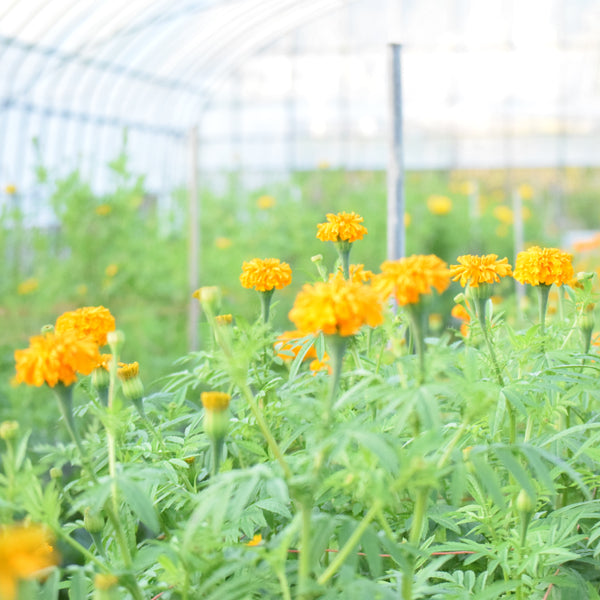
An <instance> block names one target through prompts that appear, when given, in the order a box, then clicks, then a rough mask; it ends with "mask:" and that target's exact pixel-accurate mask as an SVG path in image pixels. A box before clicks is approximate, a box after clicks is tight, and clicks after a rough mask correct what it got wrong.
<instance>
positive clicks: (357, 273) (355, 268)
mask: <svg viewBox="0 0 600 600" xmlns="http://www.w3.org/2000/svg"><path fill="white" fill-rule="evenodd" d="M343 274H344V273H343V270H342V266H341V265H340V267H339V269H338V272H337V273H331V274H330V275H329V279H332V278H333V277H339V276H343ZM372 278H373V271H369V270H367V269H365V265H350V279H351V280H352V281H355V282H356V283H367V282H368V281H370V280H371V279H372Z"/></svg>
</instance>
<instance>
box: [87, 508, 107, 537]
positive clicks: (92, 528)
mask: <svg viewBox="0 0 600 600" xmlns="http://www.w3.org/2000/svg"><path fill="white" fill-rule="evenodd" d="M83 526H84V527H85V529H86V530H87V531H89V532H90V533H100V532H101V531H102V530H103V529H104V518H103V517H102V515H101V514H100V513H99V512H98V511H95V510H92V508H91V507H90V506H87V507H86V508H85V509H84V511H83Z"/></svg>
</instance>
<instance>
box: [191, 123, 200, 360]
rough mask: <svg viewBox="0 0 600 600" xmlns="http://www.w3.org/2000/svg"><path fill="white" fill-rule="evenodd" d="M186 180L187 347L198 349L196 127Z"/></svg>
mask: <svg viewBox="0 0 600 600" xmlns="http://www.w3.org/2000/svg"><path fill="white" fill-rule="evenodd" d="M189 151H190V164H189V169H190V171H189V182H188V217H189V220H188V227H189V230H188V292H189V293H188V301H189V304H188V349H189V350H190V351H193V350H197V349H198V324H199V321H200V303H199V302H198V300H197V299H196V298H193V297H192V294H193V293H194V292H195V291H196V290H197V289H198V288H199V287H200V274H199V271H200V239H199V238H200V206H199V204H200V198H199V197H198V127H192V129H191V130H190V135H189Z"/></svg>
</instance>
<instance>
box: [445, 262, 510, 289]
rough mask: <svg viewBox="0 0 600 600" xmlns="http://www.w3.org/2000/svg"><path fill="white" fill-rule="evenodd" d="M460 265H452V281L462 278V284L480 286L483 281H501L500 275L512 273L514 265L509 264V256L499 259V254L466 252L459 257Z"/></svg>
mask: <svg viewBox="0 0 600 600" xmlns="http://www.w3.org/2000/svg"><path fill="white" fill-rule="evenodd" d="M457 260H458V263H459V264H458V265H450V277H451V278H452V281H458V280H459V279H460V285H462V286H463V287H464V286H466V285H467V284H468V285H469V286H471V287H478V286H479V285H480V284H482V283H494V282H498V281H500V277H506V276H507V275H511V274H512V267H511V266H510V265H509V264H508V258H502V259H500V260H498V255H497V254H485V255H483V256H473V255H471V254H465V255H464V256H459V257H458V258H457Z"/></svg>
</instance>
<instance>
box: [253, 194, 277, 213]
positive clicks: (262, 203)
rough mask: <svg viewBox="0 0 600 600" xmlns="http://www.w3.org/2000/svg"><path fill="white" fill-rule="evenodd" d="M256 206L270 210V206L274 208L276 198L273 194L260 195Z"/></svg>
mask: <svg viewBox="0 0 600 600" xmlns="http://www.w3.org/2000/svg"><path fill="white" fill-rule="evenodd" d="M256 206H258V208H259V209H260V210H268V209H269V208H273V207H274V206H275V198H273V196H267V195H264V196H260V197H259V198H258V200H257V201H256Z"/></svg>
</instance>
